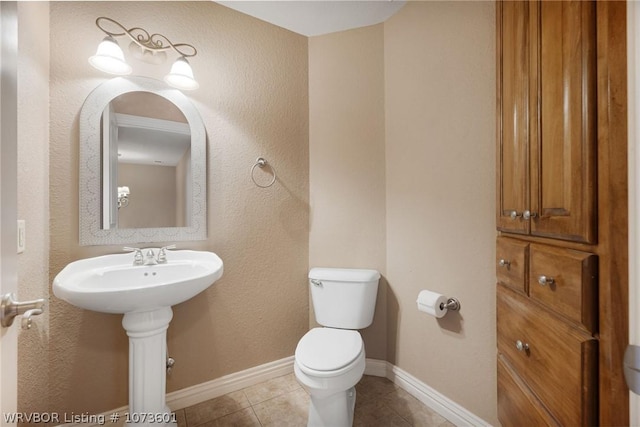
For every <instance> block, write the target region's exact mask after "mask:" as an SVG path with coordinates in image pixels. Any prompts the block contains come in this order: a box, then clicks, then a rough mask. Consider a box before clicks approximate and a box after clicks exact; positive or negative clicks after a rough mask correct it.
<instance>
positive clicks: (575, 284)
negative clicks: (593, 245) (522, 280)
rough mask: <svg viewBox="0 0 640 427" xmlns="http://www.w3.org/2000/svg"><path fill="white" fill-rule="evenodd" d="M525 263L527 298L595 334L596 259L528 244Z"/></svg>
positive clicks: (559, 249)
mask: <svg viewBox="0 0 640 427" xmlns="http://www.w3.org/2000/svg"><path fill="white" fill-rule="evenodd" d="M529 260H530V261H529V296H530V297H531V298H532V299H534V300H536V301H539V302H541V303H542V304H544V305H546V306H547V307H549V308H551V309H552V310H554V311H556V312H558V313H560V314H562V315H563V316H566V317H567V318H569V319H571V320H572V321H574V322H576V323H578V324H581V325H583V326H584V327H585V328H586V329H587V330H588V331H590V332H592V333H593V332H596V330H597V306H596V301H597V298H596V295H597V283H598V282H597V280H598V277H597V276H598V257H597V256H596V255H593V254H590V253H587V252H580V251H574V250H570V249H561V248H554V247H551V246H545V245H536V244H532V245H531V248H530V254H529ZM545 279H546V281H545Z"/></svg>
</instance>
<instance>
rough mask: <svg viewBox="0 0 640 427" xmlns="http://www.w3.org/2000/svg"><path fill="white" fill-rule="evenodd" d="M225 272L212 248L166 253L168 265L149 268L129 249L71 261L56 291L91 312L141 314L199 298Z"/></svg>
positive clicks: (57, 284)
mask: <svg viewBox="0 0 640 427" xmlns="http://www.w3.org/2000/svg"><path fill="white" fill-rule="evenodd" d="M146 251H147V249H144V250H143V253H146ZM154 252H155V253H157V252H158V249H154ZM222 270H223V264H222V260H221V259H220V257H218V255H216V254H214V253H213V252H205V251H189V250H172V251H167V263H166V264H156V265H148V266H147V265H133V254H131V253H124V254H114V255H104V256H100V257H95V258H87V259H82V260H79V261H75V262H72V263H70V264H69V265H67V266H66V267H65V268H64V269H63V270H62V271H61V272H60V273H59V274H58V275H57V276H56V278H55V279H54V281H53V293H54V294H55V296H57V297H58V298H60V299H63V300H65V301H67V302H68V303H70V304H73V305H75V306H76V307H80V308H84V309H87V310H93V311H99V312H103V313H122V314H124V313H131V312H143V311H150V310H155V309H159V308H163V307H171V306H173V305H176V304H179V303H181V302H183V301H186V300H188V299H190V298H192V297H194V296H196V295H197V294H199V293H200V292H202V291H204V290H205V289H207V288H208V287H209V286H211V285H212V284H213V283H214V282H215V281H216V280H218V279H219V278H220V277H221V276H222Z"/></svg>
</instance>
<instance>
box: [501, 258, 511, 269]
mask: <svg viewBox="0 0 640 427" xmlns="http://www.w3.org/2000/svg"><path fill="white" fill-rule="evenodd" d="M498 265H499V266H500V267H507V268H509V267H510V266H511V261H509V260H506V259H500V261H498Z"/></svg>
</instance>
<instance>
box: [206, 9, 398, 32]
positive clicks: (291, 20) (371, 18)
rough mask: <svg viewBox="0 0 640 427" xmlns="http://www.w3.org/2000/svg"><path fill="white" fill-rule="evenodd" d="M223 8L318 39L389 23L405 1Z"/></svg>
mask: <svg viewBox="0 0 640 427" xmlns="http://www.w3.org/2000/svg"><path fill="white" fill-rule="evenodd" d="M217 3H220V4H222V5H224V6H227V7H230V8H232V9H235V10H237V11H239V12H242V13H245V14H247V15H251V16H253V17H254V18H258V19H261V20H263V21H266V22H270V23H272V24H274V25H277V26H279V27H283V28H286V29H287V30H290V31H293V32H295V33H298V34H302V35H304V36H307V37H310V36H319V35H323V34H328V33H334V32H337V31H344V30H349V29H352V28H359V27H366V26H368V25H374V24H379V23H380V22H384V21H386V20H387V19H388V18H389V17H390V16H392V15H393V14H394V13H396V12H397V11H398V10H400V9H401V8H402V6H404V4H405V3H406V1H405V0H366V1H359V0H341V1H335V0H298V1H283V0H273V1H272V0H246V1H245V0H235V1H217Z"/></svg>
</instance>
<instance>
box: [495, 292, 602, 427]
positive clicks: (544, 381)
mask: <svg viewBox="0 0 640 427" xmlns="http://www.w3.org/2000/svg"><path fill="white" fill-rule="evenodd" d="M497 295H498V301H497V314H498V351H499V352H500V353H502V354H504V356H505V357H506V359H507V360H508V361H509V362H510V364H511V366H513V368H514V370H515V371H516V372H517V373H518V375H519V376H520V378H522V379H523V381H524V382H525V383H526V384H527V386H528V387H529V388H530V389H531V391H532V392H533V393H534V394H535V395H536V396H537V397H538V398H539V399H540V401H541V402H542V403H543V404H544V406H545V407H546V408H547V409H548V410H549V412H550V413H551V415H552V416H553V417H554V418H555V419H557V420H558V422H559V423H560V424H562V425H566V426H569V425H571V426H575V425H596V423H597V402H596V391H597V375H596V374H597V363H598V361H597V351H598V347H597V341H596V340H595V339H594V338H593V337H591V336H589V335H587V334H586V333H583V332H581V331H580V330H579V329H577V328H575V327H573V326H572V325H571V324H569V323H568V322H565V321H564V320H562V319H561V318H559V317H557V316H555V315H554V314H552V313H551V312H549V311H548V310H546V309H544V308H542V307H540V306H539V305H538V304H534V303H532V302H531V301H529V300H528V299H527V298H526V297H524V296H522V295H520V294H518V293H515V292H513V291H511V290H509V289H508V288H506V287H504V286H498V294H497ZM518 342H520V343H522V346H521V350H519V349H518V348H517V344H518ZM522 347H525V348H526V349H525V348H522Z"/></svg>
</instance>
